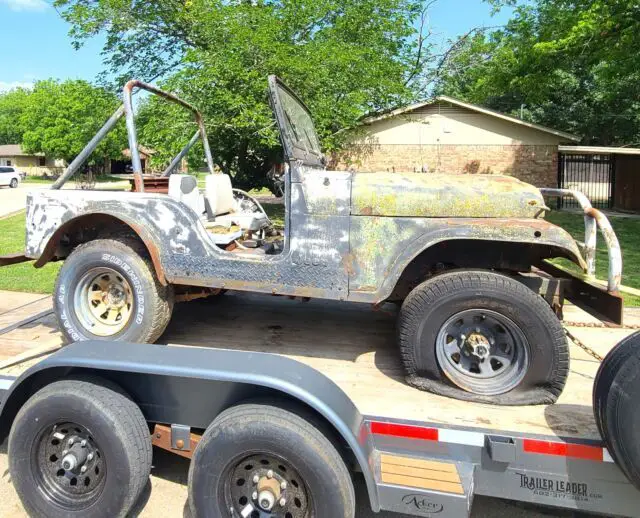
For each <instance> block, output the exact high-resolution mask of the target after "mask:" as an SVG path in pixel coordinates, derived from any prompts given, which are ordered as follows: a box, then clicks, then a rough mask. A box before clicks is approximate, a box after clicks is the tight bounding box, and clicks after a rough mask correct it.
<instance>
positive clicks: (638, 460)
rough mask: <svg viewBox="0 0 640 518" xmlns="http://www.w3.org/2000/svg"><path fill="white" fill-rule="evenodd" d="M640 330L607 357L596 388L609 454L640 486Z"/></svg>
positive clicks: (596, 406)
mask: <svg viewBox="0 0 640 518" xmlns="http://www.w3.org/2000/svg"><path fill="white" fill-rule="evenodd" d="M639 400H640V332H637V333H634V334H633V335H631V336H628V337H627V338H625V339H624V340H622V341H621V342H620V343H619V344H618V345H617V346H616V347H615V348H614V349H613V350H612V351H610V352H609V354H608V355H607V357H606V358H605V359H604V360H603V362H602V365H601V366H600V369H599V370H598V375H597V376H596V381H595V383H594V390H593V403H594V405H593V406H594V413H595V417H596V423H597V424H598V428H599V430H600V434H601V435H602V438H603V439H604V442H605V444H606V446H607V449H608V451H609V453H610V454H611V457H612V458H613V460H615V462H616V464H617V465H618V467H619V468H620V469H621V470H622V472H623V473H624V474H625V475H626V477H627V478H628V479H629V481H630V482H631V483H632V484H633V485H634V486H635V487H637V488H638V489H640V442H639V441H638V430H640V411H638V401H639Z"/></svg>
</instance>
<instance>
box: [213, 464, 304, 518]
mask: <svg viewBox="0 0 640 518" xmlns="http://www.w3.org/2000/svg"><path fill="white" fill-rule="evenodd" d="M223 480H225V485H224V497H225V500H224V501H225V503H226V505H227V508H228V509H229V512H230V516H247V517H248V518H309V517H310V516H311V508H312V505H311V500H310V497H309V493H308V490H307V487H306V484H305V483H304V481H303V479H302V477H301V476H300V474H299V473H298V472H297V471H296V470H295V469H294V468H293V466H291V463H289V462H288V461H287V460H285V459H284V458H282V457H280V456H278V455H275V454H263V453H254V454H252V455H249V456H246V457H243V458H241V459H240V460H239V461H233V462H232V463H230V468H229V469H228V470H227V475H226V476H225V477H224V479H223Z"/></svg>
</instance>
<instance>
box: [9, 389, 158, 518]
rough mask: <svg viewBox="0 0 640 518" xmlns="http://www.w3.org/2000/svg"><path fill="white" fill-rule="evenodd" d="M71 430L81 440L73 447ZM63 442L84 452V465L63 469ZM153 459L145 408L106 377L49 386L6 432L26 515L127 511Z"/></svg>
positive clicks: (68, 516)
mask: <svg viewBox="0 0 640 518" xmlns="http://www.w3.org/2000/svg"><path fill="white" fill-rule="evenodd" d="M54 426H56V428H55V429H54ZM67 428H68V429H67ZM63 432H67V433H63ZM55 433H59V434H60V435H58V436H56V435H55ZM72 434H73V437H75V438H76V439H77V440H76V441H75V442H74V445H75V446H71V447H69V443H68V439H69V436H71V435H72ZM62 436H64V437H62ZM81 440H84V441H85V446H84V447H82V446H81V442H80V441H81ZM55 441H57V443H56V444H54V442H55ZM74 447H75V448H79V449H78V450H73V448H74ZM60 448H68V449H67V452H70V451H72V452H75V453H74V454H75V455H78V458H80V459H81V458H82V457H81V456H80V454H79V453H78V451H82V450H85V452H86V455H85V458H84V461H83V462H84V464H82V465H80V464H78V465H77V466H76V467H75V468H73V469H64V468H65V466H64V459H66V457H65V456H63V454H62V452H59V451H58V450H59V449H60ZM62 451H64V450H62ZM89 453H92V454H93V455H92V456H91V457H89ZM65 455H66V454H65ZM78 458H76V459H75V460H76V461H78V462H80V461H79V460H78ZM54 459H55V460H54ZM151 459H152V448H151V438H150V435H149V428H148V426H147V423H146V421H145V419H144V416H143V415H142V412H141V411H140V409H139V408H138V406H137V405H136V404H135V403H134V402H133V401H132V400H131V399H130V398H129V397H128V396H126V395H125V394H124V393H123V392H122V391H121V390H120V388H119V387H117V386H115V385H112V384H111V383H109V382H107V381H104V380H97V379H92V380H91V381H87V380H83V379H70V380H64V381H56V382H54V383H51V384H50V385H47V386H46V387H44V388H42V389H41V390H39V391H38V392H36V393H35V394H34V395H33V396H32V397H31V398H30V399H29V400H28V401H27V402H26V403H25V404H24V405H23V406H22V408H21V409H20V411H19V412H18V414H17V416H16V418H15V420H14V422H13V425H12V427H11V432H10V436H9V470H10V473H11V479H12V482H13V485H14V487H15V489H16V492H17V493H18V495H19V497H20V500H21V501H22V503H23V505H24V507H25V509H26V511H27V512H28V514H29V516H47V517H48V518H63V517H64V518H73V517H78V518H80V517H84V516H91V517H92V518H102V517H104V518H111V517H124V516H126V515H127V514H128V513H129V512H130V511H131V509H132V507H133V506H134V504H135V503H136V501H137V500H138V498H139V497H140V494H141V493H142V490H143V488H144V487H145V485H146V484H147V482H148V480H149V473H150V471H151ZM83 467H85V468H87V469H86V470H85V471H81V469H82V468H83ZM56 470H57V471H56ZM54 472H55V473H54ZM74 480H75V483H74Z"/></svg>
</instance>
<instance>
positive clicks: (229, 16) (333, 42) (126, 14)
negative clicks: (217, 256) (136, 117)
mask: <svg viewBox="0 0 640 518" xmlns="http://www.w3.org/2000/svg"><path fill="white" fill-rule="evenodd" d="M56 5H57V6H58V7H59V8H60V9H61V10H62V13H63V16H64V17H65V18H66V19H67V20H68V21H69V22H70V23H71V24H72V32H71V34H72V36H73V37H74V41H75V43H76V44H77V45H81V44H82V42H83V41H84V40H85V39H86V38H89V37H91V36H94V35H96V34H98V33H106V35H107V43H106V45H105V48H104V54H105V55H106V57H107V59H106V65H107V67H108V69H109V70H110V71H111V72H112V73H113V72H115V73H119V74H122V75H121V76H120V78H121V79H120V83H122V82H123V81H124V78H130V77H132V76H137V77H139V78H142V79H147V80H155V79H157V78H158V77H160V78H162V81H161V83H162V84H163V85H164V86H165V87H166V88H168V89H170V90H172V91H175V92H177V93H179V94H180V95H181V96H182V97H184V98H185V99H186V100H188V101H190V102H192V103H194V104H195V105H196V106H198V107H199V108H200V109H201V110H202V111H203V113H204V115H205V120H206V121H207V129H208V132H209V136H210V144H211V147H212V149H213V152H214V160H215V161H216V163H217V165H218V166H219V167H221V168H222V169H223V170H224V171H226V172H231V173H233V174H235V175H236V180H237V181H240V183H243V184H245V185H248V184H255V183H256V182H258V181H259V180H261V179H263V178H264V176H265V175H264V170H265V169H266V168H268V167H269V163H270V161H272V160H273V155H274V154H275V153H277V147H278V139H277V134H276V132H275V131H274V121H273V117H272V114H271V111H270V109H269V107H268V104H267V97H266V95H265V93H266V86H267V83H266V77H267V75H268V74H272V73H275V74H278V75H279V76H281V77H282V78H283V79H284V80H285V81H286V82H287V83H289V84H290V85H291V86H292V87H293V88H294V89H295V90H297V91H298V92H299V93H300V95H301V97H302V98H303V99H304V100H305V101H306V102H307V103H308V105H309V106H310V108H311V110H312V112H313V115H314V118H315V121H316V124H317V126H318V129H319V133H320V137H321V139H322V141H323V144H324V147H325V149H326V150H327V151H333V150H335V149H338V148H339V147H340V146H341V144H342V142H343V139H344V136H345V133H344V131H343V130H344V129H348V128H352V127H354V126H356V125H357V124H358V121H359V120H360V118H361V117H362V116H363V115H364V114H366V113H369V112H372V111H377V110H380V109H386V108H389V107H394V106H398V105H400V104H403V103H405V102H409V101H411V100H413V99H414V98H415V96H416V92H419V91H420V90H421V89H423V88H424V85H425V84H426V82H427V78H426V71H428V70H429V67H428V63H429V60H430V58H431V56H432V53H433V46H432V45H431V44H430V41H429V39H428V31H427V30H426V27H425V26H424V20H425V16H426V9H427V8H428V5H429V3H425V2H423V1H420V0H235V1H232V0H187V1H175V2H174V1H167V2H147V1H143V0H133V1H131V0H126V1H125V0H57V1H56ZM421 20H422V28H423V30H422V31H421V32H419V33H418V32H417V29H416V26H420V25H421ZM140 115H141V119H143V120H144V124H141V128H142V129H141V132H142V133H143V134H144V141H145V143H146V144H148V145H150V146H151V147H154V149H157V150H159V151H161V152H160V153H159V155H158V156H163V155H165V154H166V155H168V154H169V153H168V150H171V151H176V150H177V149H179V147H180V144H183V143H185V142H186V141H187V140H188V139H189V138H190V136H191V135H192V134H193V132H194V131H195V127H194V126H193V124H192V123H190V122H189V119H188V114H183V113H179V111H178V110H177V109H176V108H175V107H172V106H169V105H165V104H164V103H159V102H158V101H157V100H153V99H152V100H150V101H148V103H146V104H145V107H144V110H143V111H142V112H141V114H140ZM169 130H173V133H172V132H171V131H169ZM170 134H171V135H177V136H178V138H175V137H173V136H170ZM164 151H167V152H166V153H165V152H164Z"/></svg>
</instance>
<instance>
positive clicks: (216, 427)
mask: <svg viewBox="0 0 640 518" xmlns="http://www.w3.org/2000/svg"><path fill="white" fill-rule="evenodd" d="M216 345H217V344H216ZM639 346H640V333H636V334H635V335H632V336H631V337H629V338H627V339H625V340H623V341H622V342H621V343H620V344H619V345H618V346H617V347H616V348H615V349H614V350H613V351H612V352H611V353H610V354H609V355H608V356H607V358H606V359H605V360H604V362H603V363H602V365H601V366H600V368H599V369H598V368H597V364H595V367H594V366H593V365H592V364H589V367H587V368H588V369H592V371H582V373H577V374H578V375H575V376H570V378H569V382H568V385H567V389H566V390H567V391H570V394H571V398H572V399H571V401H575V402H576V404H575V405H566V404H559V405H548V406H529V407H497V406H490V405H482V404H477V403H471V402H464V401H455V400H450V399H447V398H442V397H440V396H436V395H433V394H429V393H424V392H420V391H416V390H415V389H413V388H410V387H407V386H404V385H403V386H402V387H400V386H397V387H396V386H395V385H394V381H393V380H392V378H390V377H389V376H386V375H385V374H384V373H383V371H384V370H385V366H384V364H383V363H384V361H385V357H384V354H382V355H381V357H380V358H378V359H377V360H376V362H377V363H378V365H372V364H371V363H369V362H357V361H355V360H352V361H344V360H343V363H349V364H350V365H347V366H345V365H342V366H340V364H339V362H338V361H337V360H336V359H330V358H324V359H323V358H322V355H321V354H318V353H317V351H316V352H315V354H314V353H313V351H312V347H310V346H306V348H305V347H304V346H301V345H299V346H297V347H298V350H297V353H298V354H297V355H295V356H296V359H293V358H291V357H288V356H284V355H282V354H270V353H265V352H260V349H261V348H262V349H264V346H257V345H256V346H255V347H253V348H252V347H251V346H250V344H249V343H242V344H241V348H237V349H218V348H216V349H212V348H206V347H197V346H172V345H150V344H128V343H124V342H119V341H92V342H82V343H76V344H72V345H70V346H68V347H65V348H63V349H61V350H60V351H59V352H57V353H56V354H54V355H52V356H50V357H48V358H46V359H44V360H43V361H41V362H39V363H38V364H36V365H34V366H32V367H31V368H30V369H28V370H27V371H26V372H24V373H23V374H22V375H20V376H19V377H17V378H16V377H11V376H4V377H2V378H1V379H0V400H1V401H2V403H1V406H0V426H1V428H0V432H2V433H9V465H10V472H11V477H12V481H13V484H14V486H15V489H16V491H17V493H18V495H19V497H20V498H21V500H22V503H23V505H24V507H25V509H26V510H27V512H28V513H29V514H30V515H33V516H52V517H57V516H65V517H66V516H92V517H101V516H105V517H107V516H108V517H113V516H126V515H127V512H128V511H129V510H130V509H131V507H132V506H133V505H134V503H135V501H136V500H137V498H138V496H139V495H140V492H141V490H142V488H143V487H144V485H145V483H146V482H147V480H148V477H149V472H150V468H151V460H152V445H154V446H156V447H159V448H162V449H165V450H168V451H170V452H173V453H175V454H177V455H180V456H182V457H187V458H189V459H191V462H190V469H189V488H188V489H189V505H190V507H191V511H192V513H193V516H194V517H227V516H228V517H242V518H248V517H251V518H266V517H282V518H294V517H295V518H306V517H316V518H324V517H327V518H337V517H349V518H351V517H353V516H354V513H355V511H354V509H355V502H354V491H353V485H352V478H351V473H352V472H361V473H362V475H363V477H364V480H365V482H366V486H367V490H368V497H369V504H370V506H371V509H372V510H373V511H380V510H389V511H396V512H401V513H406V514H409V515H414V516H433V517H438V518H440V517H442V518H445V517H465V516H469V513H470V510H471V508H472V505H473V499H474V496H475V495H485V496H492V497H499V498H506V499H511V500H516V501H522V502H532V503H536V504H542V505H549V506H554V507H558V508H565V509H575V510H581V511H588V512H595V513H601V514H605V515H608V516H612V515H616V516H627V517H634V516H638V502H640V500H639V497H640V493H639V492H638V489H637V487H638V486H639V484H638V481H639V480H640V479H639V477H638V470H637V468H638V465H639V463H638V459H640V455H638V442H637V440H634V438H633V430H634V428H635V429H636V430H637V427H638V425H639V422H640V416H639V414H640V412H638V410H637V406H634V401H637V397H638V396H640V383H638V382H637V379H636V378H637V373H638V372H639V370H638V368H637V367H638V364H639V363H640V354H639V352H638V351H639ZM243 349H244V350H243ZM272 349H273V350H274V351H276V352H281V351H279V350H278V348H277V347H273V348H272ZM289 352H290V351H289ZM305 354H306V355H308V357H307V358H306V359H305V357H304V355H305ZM356 354H357V353H356ZM290 356H291V355H290ZM596 369H597V373H596ZM338 371H339V372H338ZM589 372H590V373H591V374H589ZM330 378H331V379H330ZM594 378H595V379H594ZM385 379H386V381H385ZM398 385H400V384H398ZM376 387H377V388H376ZM635 387H639V388H638V389H636V388H635ZM592 389H593V390H592ZM592 392H593V399H592ZM592 405H593V408H592ZM563 407H564V408H563ZM570 407H575V408H570ZM563 431H564V434H563Z"/></svg>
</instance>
